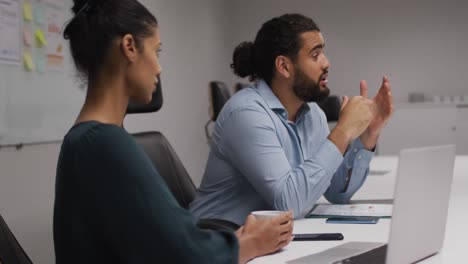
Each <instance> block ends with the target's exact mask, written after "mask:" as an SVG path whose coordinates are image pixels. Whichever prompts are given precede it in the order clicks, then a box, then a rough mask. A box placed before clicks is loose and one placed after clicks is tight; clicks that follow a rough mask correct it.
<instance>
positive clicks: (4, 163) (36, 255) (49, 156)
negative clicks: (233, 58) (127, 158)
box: [0, 0, 229, 264]
mask: <svg viewBox="0 0 468 264" xmlns="http://www.w3.org/2000/svg"><path fill="white" fill-rule="evenodd" d="M143 3H144V4H146V5H147V7H148V8H149V9H150V10H151V11H152V12H153V13H154V14H155V15H156V17H157V19H158V20H159V23H160V26H161V40H162V42H163V48H162V49H163V52H162V54H161V61H162V67H163V73H162V86H163V88H162V89H163V94H164V107H163V109H162V110H161V111H160V112H158V113H154V114H145V115H142V116H129V117H128V120H127V122H126V124H125V125H126V128H127V129H128V130H130V131H132V132H133V131H146V130H159V131H162V132H163V133H164V134H165V135H166V137H167V138H168V139H169V141H170V142H171V144H172V145H173V147H174V149H175V151H176V152H177V153H178V154H179V157H180V158H181V160H182V162H183V163H184V164H185V166H186V168H187V170H188V172H189V173H190V175H191V176H192V177H193V180H194V182H195V184H197V185H198V184H199V182H200V180H201V176H202V173H203V170H204V166H205V163H206V159H207V156H208V150H209V148H208V145H207V142H206V139H205V135H204V130H203V126H204V124H205V122H206V121H207V120H208V119H209V114H208V82H209V81H210V80H212V79H221V80H223V79H225V78H227V76H228V72H229V68H228V66H227V65H226V67H222V66H220V65H223V64H224V61H226V60H227V59H226V51H225V45H224V41H225V37H224V35H225V34H226V33H225V32H224V28H225V27H226V26H227V23H228V22H227V21H225V20H224V14H225V13H226V10H225V5H224V3H223V2H222V1H217V0H200V1H196V2H195V1H174V0H158V1H155V0H146V1H143ZM76 89H78V88H76ZM0 109H1V108H0ZM59 148H60V145H59V144H48V145H39V146H32V147H31V146H30V147H25V148H23V149H22V150H20V151H15V150H5V149H3V150H0V213H1V214H2V216H3V217H4V218H5V220H6V221H7V222H8V224H9V225H10V227H11V229H12V231H13V232H14V234H15V235H16V236H17V238H18V240H19V242H20V243H21V244H22V245H23V247H24V248H25V250H26V252H27V253H28V254H29V256H30V257H31V258H32V260H33V262H34V263H38V264H41V263H44V264H50V263H54V262H55V257H54V251H53V238H52V212H53V201H54V184H55V168H56V163H57V157H58V153H59Z"/></svg>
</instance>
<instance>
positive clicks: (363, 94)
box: [359, 80, 367, 98]
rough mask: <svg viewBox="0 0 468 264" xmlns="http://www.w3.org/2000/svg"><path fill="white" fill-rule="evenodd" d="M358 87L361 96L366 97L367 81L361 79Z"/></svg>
mask: <svg viewBox="0 0 468 264" xmlns="http://www.w3.org/2000/svg"><path fill="white" fill-rule="evenodd" d="M359 86H360V89H361V96H362V97H364V98H367V83H366V81H365V80H362V81H361V83H360V84H359Z"/></svg>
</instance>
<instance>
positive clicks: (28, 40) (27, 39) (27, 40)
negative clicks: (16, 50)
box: [23, 26, 33, 46]
mask: <svg viewBox="0 0 468 264" xmlns="http://www.w3.org/2000/svg"><path fill="white" fill-rule="evenodd" d="M23 41H24V45H26V46H31V44H32V41H33V33H32V30H31V27H29V26H24V28H23Z"/></svg>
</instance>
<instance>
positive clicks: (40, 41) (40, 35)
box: [34, 29, 47, 47]
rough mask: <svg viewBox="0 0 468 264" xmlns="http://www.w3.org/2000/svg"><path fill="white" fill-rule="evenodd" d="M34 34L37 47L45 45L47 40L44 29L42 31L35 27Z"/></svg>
mask: <svg viewBox="0 0 468 264" xmlns="http://www.w3.org/2000/svg"><path fill="white" fill-rule="evenodd" d="M34 35H35V36H36V40H37V44H38V45H39V47H44V46H47V40H46V38H45V35H44V31H42V30H41V29H37V30H36V32H35V33H34Z"/></svg>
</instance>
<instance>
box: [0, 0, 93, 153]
mask: <svg viewBox="0 0 468 264" xmlns="http://www.w3.org/2000/svg"><path fill="white" fill-rule="evenodd" d="M18 1H19V3H20V9H21V10H20V13H21V14H22V15H24V14H23V10H22V7H23V6H22V4H23V0H18ZM44 1H51V2H53V1H60V2H62V3H63V9H61V12H63V16H64V18H63V19H64V21H68V20H69V19H70V17H71V14H70V7H71V4H72V1H71V0H29V1H27V2H29V3H31V6H32V7H33V9H34V7H35V4H36V3H38V4H42V3H43V2H44ZM45 4H49V3H48V2H47V3H45ZM33 11H34V10H33ZM21 23H22V25H21V26H22V28H23V27H24V26H25V25H27V26H28V25H29V26H30V27H31V28H32V30H33V31H34V30H36V29H37V28H43V29H45V30H47V23H46V25H40V24H36V23H35V21H25V20H24V19H21ZM62 28H63V26H62ZM18 33H19V34H20V35H21V34H23V32H22V31H20V32H18ZM0 37H1V38H3V37H4V36H0ZM8 37H15V36H8ZM21 40H22V41H21V44H22V47H21V49H22V52H24V50H27V51H29V52H30V53H31V54H32V55H33V57H34V56H35V55H36V53H39V52H44V51H45V47H38V46H37V45H36V43H33V44H32V45H31V46H28V45H26V44H25V43H24V42H23V38H21ZM0 41H1V40H0ZM33 41H34V42H35V41H36V39H33ZM63 43H64V51H63V54H64V59H63V67H62V68H61V70H56V69H52V67H50V68H49V67H46V68H45V70H44V71H43V72H40V71H39V70H38V69H36V70H34V71H28V70H26V68H25V66H24V65H23V64H24V63H23V61H22V62H21V63H20V64H19V65H14V64H13V65H8V64H0V145H10V144H19V143H35V142H44V141H55V140H61V139H62V138H63V136H64V135H65V134H66V132H67V131H68V129H70V127H71V126H72V125H73V123H74V120H75V118H76V116H77V115H78V112H79V110H80V107H81V105H82V104H83V102H84V97H85V90H83V89H80V86H82V85H81V84H80V82H81V81H80V80H79V79H78V78H77V77H76V70H75V67H74V65H73V62H72V58H71V56H70V52H69V43H68V41H64V42H63ZM36 63H37V62H36Z"/></svg>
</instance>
